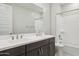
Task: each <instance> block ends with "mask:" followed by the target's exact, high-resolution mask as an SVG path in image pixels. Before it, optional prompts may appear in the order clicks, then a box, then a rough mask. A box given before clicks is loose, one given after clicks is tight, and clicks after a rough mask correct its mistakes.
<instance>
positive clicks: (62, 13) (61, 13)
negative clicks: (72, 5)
mask: <svg viewBox="0 0 79 59" xmlns="http://www.w3.org/2000/svg"><path fill="white" fill-rule="evenodd" d="M76 10H79V9H74V10H69V11H65V12H60V13H57V14H56V15H58V14H63V13H66V12H71V11H76Z"/></svg>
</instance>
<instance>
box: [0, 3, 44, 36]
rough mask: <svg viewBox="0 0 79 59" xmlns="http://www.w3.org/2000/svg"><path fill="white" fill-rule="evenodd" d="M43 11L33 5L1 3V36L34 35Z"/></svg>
mask: <svg viewBox="0 0 79 59" xmlns="http://www.w3.org/2000/svg"><path fill="white" fill-rule="evenodd" d="M42 15H43V9H42V8H41V7H39V6H37V5H35V4H33V3H3V4H2V3H0V35H9V34H11V33H12V34H20V33H34V32H35V19H38V18H41V19H42Z"/></svg>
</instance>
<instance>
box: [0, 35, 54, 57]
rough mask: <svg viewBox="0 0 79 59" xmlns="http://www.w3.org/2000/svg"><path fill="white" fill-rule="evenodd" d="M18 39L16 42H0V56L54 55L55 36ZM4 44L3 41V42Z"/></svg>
mask: <svg viewBox="0 0 79 59" xmlns="http://www.w3.org/2000/svg"><path fill="white" fill-rule="evenodd" d="M20 40H21V39H19V40H18V41H17V40H15V41H17V42H8V43H7V44H6V45H5V46H1V44H0V56H54V55H55V37H54V36H50V35H46V36H44V37H41V38H37V39H36V38H34V39H22V40H21V41H20ZM3 45H4V43H3Z"/></svg>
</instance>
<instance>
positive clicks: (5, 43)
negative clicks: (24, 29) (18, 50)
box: [0, 35, 55, 51]
mask: <svg viewBox="0 0 79 59" xmlns="http://www.w3.org/2000/svg"><path fill="white" fill-rule="evenodd" d="M52 37H55V36H53V35H44V36H38V37H34V36H30V35H28V36H27V35H26V37H24V38H23V39H15V40H11V39H8V40H0V51H3V50H7V49H10V48H14V47H18V46H22V45H26V44H30V43H34V42H38V41H41V40H45V39H48V38H52Z"/></svg>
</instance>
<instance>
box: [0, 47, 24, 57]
mask: <svg viewBox="0 0 79 59" xmlns="http://www.w3.org/2000/svg"><path fill="white" fill-rule="evenodd" d="M22 53H25V46H20V47H15V48H11V49H8V50H4V51H1V52H0V56H18V55H20V54H22Z"/></svg>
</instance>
